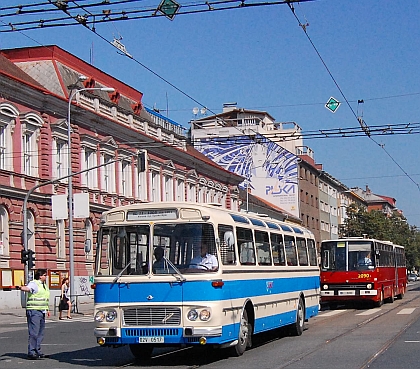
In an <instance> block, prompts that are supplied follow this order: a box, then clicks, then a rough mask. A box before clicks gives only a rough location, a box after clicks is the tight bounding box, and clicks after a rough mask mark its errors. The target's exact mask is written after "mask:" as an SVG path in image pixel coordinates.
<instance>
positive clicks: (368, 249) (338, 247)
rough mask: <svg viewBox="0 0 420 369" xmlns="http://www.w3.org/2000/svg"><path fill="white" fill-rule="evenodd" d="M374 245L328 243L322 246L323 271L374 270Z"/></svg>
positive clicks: (348, 242)
mask: <svg viewBox="0 0 420 369" xmlns="http://www.w3.org/2000/svg"><path fill="white" fill-rule="evenodd" d="M372 255H374V254H373V244H372V242H370V241H363V240H360V241H347V242H346V241H327V242H323V243H322V246H321V258H322V260H321V262H322V269H323V270H337V271H338V270H340V271H349V270H367V269H374V267H375V259H374V258H373V257H372Z"/></svg>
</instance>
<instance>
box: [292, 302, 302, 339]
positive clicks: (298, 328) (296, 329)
mask: <svg viewBox="0 0 420 369" xmlns="http://www.w3.org/2000/svg"><path fill="white" fill-rule="evenodd" d="M304 325H305V304H304V302H303V299H302V297H299V302H298V307H297V311H296V322H295V323H293V324H292V325H291V326H290V333H291V334H292V335H293V336H300V335H301V334H302V333H303V329H304Z"/></svg>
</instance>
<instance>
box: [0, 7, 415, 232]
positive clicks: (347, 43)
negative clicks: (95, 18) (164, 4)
mask: <svg viewBox="0 0 420 369" xmlns="http://www.w3.org/2000/svg"><path fill="white" fill-rule="evenodd" d="M83 1H85V2H86V1H88V0H79V3H82V4H83ZM89 1H90V2H93V0H89ZM31 2H33V3H37V2H40V0H22V1H21V2H20V3H23V4H29V3H31ZM179 2H180V3H181V5H186V4H187V3H183V2H182V1H179ZM158 3H159V0H156V1H152V0H146V1H144V3H142V6H143V4H144V5H146V6H157V4H158ZM15 4H16V0H2V1H1V5H2V6H10V5H15ZM133 7H137V8H138V7H139V5H138V3H137V5H136V6H134V4H133V5H130V6H129V7H128V6H127V8H133ZM295 9H296V15H297V16H298V17H299V19H300V20H301V22H304V23H309V26H307V32H308V35H309V37H310V39H311V40H312V42H313V44H314V45H315V47H316V49H317V50H318V52H319V54H320V55H321V57H322V59H323V60H324V62H325V64H326V65H327V67H328V69H329V70H330V72H331V74H332V75H333V77H334V78H335V80H336V82H337V84H338V85H339V87H340V89H341V90H342V91H343V93H344V95H345V97H346V99H347V100H348V101H349V103H350V106H351V107H352V108H353V111H352V110H351V109H350V108H349V106H348V105H347V104H346V103H343V104H342V105H341V106H340V108H339V109H338V110H337V112H336V113H334V114H333V113H331V112H329V111H328V110H327V109H326V108H325V107H324V103H325V102H326V101H327V100H328V99H329V98H330V96H334V97H335V98H337V99H338V100H340V101H342V102H344V101H343V100H344V99H343V96H342V95H341V93H340V91H339V89H338V88H337V86H336V84H335V83H334V82H333V80H332V79H331V77H330V75H329V73H328V72H327V70H326V68H325V66H324V65H323V63H322V61H321V60H320V58H319V56H318V55H317V53H316V51H315V50H314V48H313V47H312V45H311V43H310V42H309V40H308V38H307V37H306V35H305V33H304V32H303V31H302V29H301V27H299V25H298V22H297V20H296V18H295V17H294V15H293V14H292V12H291V11H290V9H289V7H288V6H287V5H277V6H264V7H252V8H240V9H235V10H228V11H218V12H208V13H201V14H192V15H179V16H176V17H175V19H174V20H173V21H170V20H168V19H166V18H164V17H156V18H150V19H140V20H135V21H124V22H114V23H104V24H99V25H97V27H96V30H97V33H98V34H100V35H101V36H102V37H104V38H105V39H107V40H108V41H112V40H113V38H114V37H117V38H118V37H120V36H121V37H122V43H123V44H124V45H125V47H126V49H127V51H128V52H129V53H130V54H131V55H132V56H133V58H134V59H136V60H137V61H139V62H140V63H141V64H143V65H145V66H147V67H148V68H150V69H152V70H153V71H154V72H155V73H157V74H158V75H160V76H162V77H163V78H165V79H166V80H168V81H169V82H170V83H172V84H173V85H175V86H176V87H177V88H178V89H180V90H182V91H183V92H185V94H187V95H189V96H191V97H192V98H193V99H194V100H196V101H198V102H200V104H202V105H204V106H206V107H208V108H209V109H210V110H211V111H213V112H215V113H219V112H221V109H222V105H223V103H226V102H237V103H238V106H239V107H243V108H247V109H260V110H265V111H267V112H268V113H270V114H271V115H272V116H274V117H275V118H276V120H277V121H294V122H296V123H297V124H298V125H300V126H301V127H302V130H303V132H308V131H313V130H320V129H324V130H325V129H337V128H345V127H357V126H358V121H357V120H356V117H355V116H354V114H353V112H356V113H357V114H358V115H361V114H362V115H363V119H364V120H365V122H366V124H367V125H369V126H384V125H387V124H398V123H409V122H413V123H418V122H419V121H420V68H419V59H420V49H419V47H418V45H419V40H420V26H419V22H418V16H419V15H420V2H419V1H414V0H411V1H404V2H398V1H395V0H352V1H346V0H341V1H340V0H316V1H312V2H303V3H301V4H295ZM63 14H64V13H63ZM39 17H40V16H38V18H39ZM23 19H25V18H24V16H19V18H16V17H15V18H14V19H9V18H8V19H7V23H8V22H10V21H12V22H16V21H18V20H23ZM0 21H2V22H6V19H2V18H1V17H0ZM2 25H4V23H2ZM49 44H56V45H58V46H60V47H61V48H63V49H65V50H67V51H68V52H70V53H73V54H74V55H76V56H77V57H79V58H81V59H83V60H85V61H87V62H89V61H92V62H93V64H94V65H95V66H96V67H97V68H100V69H102V70H103V71H105V72H106V73H108V74H110V75H112V76H114V77H115V78H117V79H120V80H122V81H123V82H125V83H127V84H129V85H131V86H133V87H134V88H136V89H138V90H140V91H142V92H143V94H144V98H143V99H144V100H143V102H144V103H145V104H146V106H148V107H153V106H155V107H157V108H159V109H161V111H162V113H164V114H166V109H167V108H168V114H167V115H168V116H169V117H170V118H171V119H173V120H175V121H177V122H179V123H180V124H182V125H184V126H185V127H188V126H189V125H188V122H189V121H190V120H191V119H193V118H194V115H193V113H192V109H193V108H194V107H196V106H198V104H197V102H195V101H193V100H191V99H189V98H188V97H187V96H185V95H184V94H182V93H180V92H179V91H178V90H176V89H174V88H173V87H171V86H170V85H168V84H167V83H165V82H164V81H162V80H161V79H159V78H158V77H156V76H155V75H154V74H153V73H151V72H150V71H148V70H147V69H146V68H144V67H142V66H141V65H140V64H139V63H136V62H135V61H133V60H130V59H129V58H127V57H125V56H121V55H119V54H118V53H117V52H116V50H115V48H113V47H112V46H110V45H109V44H108V43H106V42H105V41H104V40H102V39H101V38H100V37H98V36H97V35H95V34H94V33H92V32H90V31H88V30H87V29H85V28H84V27H82V26H79V25H78V26H72V27H62V28H50V29H39V30H32V31H24V32H13V33H0V48H15V47H25V46H38V45H49ZM91 55H93V59H92V58H91ZM361 99H363V100H364V104H360V105H359V106H358V104H357V100H361ZM374 139H375V141H376V142H377V143H379V144H381V145H384V148H385V149H386V151H387V152H388V153H389V155H390V156H391V157H390V156H389V155H387V153H386V152H385V151H384V150H383V149H382V148H381V147H380V146H379V145H378V144H377V143H375V142H373V141H372V140H370V139H369V138H368V137H358V138H334V139H332V138H329V139H311V140H305V145H307V146H309V147H310V148H312V149H313V150H314V152H315V160H316V162H317V163H320V164H323V168H324V170H325V171H327V172H328V173H330V174H331V175H332V176H334V177H335V178H337V179H338V180H340V181H341V182H343V183H344V184H346V185H347V186H349V187H354V186H358V187H361V188H365V186H366V185H368V186H369V187H370V189H371V190H372V192H373V193H376V194H380V195H385V196H390V197H394V198H395V199H396V200H397V207H398V208H399V209H401V210H403V212H404V215H405V216H406V217H407V219H408V222H409V224H410V225H416V226H419V227H420V209H419V203H420V190H419V187H418V185H417V184H418V183H419V182H420V168H419V153H418V151H419V146H420V145H419V144H420V136H419V135H417V134H413V135H388V136H375V137H374ZM395 162H396V163H398V164H399V166H401V167H402V169H403V170H404V171H405V172H406V173H407V174H408V175H409V177H408V176H407V175H405V174H404V172H403V171H402V170H401V169H400V168H399V167H398V165H397V164H396V163H395Z"/></svg>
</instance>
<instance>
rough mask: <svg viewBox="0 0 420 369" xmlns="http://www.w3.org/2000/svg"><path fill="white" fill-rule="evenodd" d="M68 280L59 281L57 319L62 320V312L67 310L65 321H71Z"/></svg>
mask: <svg viewBox="0 0 420 369" xmlns="http://www.w3.org/2000/svg"><path fill="white" fill-rule="evenodd" d="M68 294H69V279H68V278H67V277H65V278H63V280H62V281H61V296H60V304H59V305H58V311H59V312H60V315H59V317H58V319H60V320H63V310H67V319H71V300H70V298H69V295H68Z"/></svg>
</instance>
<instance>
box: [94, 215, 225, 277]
mask: <svg viewBox="0 0 420 369" xmlns="http://www.w3.org/2000/svg"><path fill="white" fill-rule="evenodd" d="M215 239H216V238H215V232H214V228H213V226H212V225H211V224H208V223H167V224H166V223H158V224H154V225H153V226H151V225H149V224H143V225H126V226H104V227H102V229H101V232H100V237H99V240H98V249H97V254H96V273H97V274H98V275H110V276H122V275H142V274H150V273H153V274H179V273H182V274H185V273H186V274H188V273H202V272H214V271H217V270H218V266H219V265H218V257H217V250H216V242H215Z"/></svg>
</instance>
